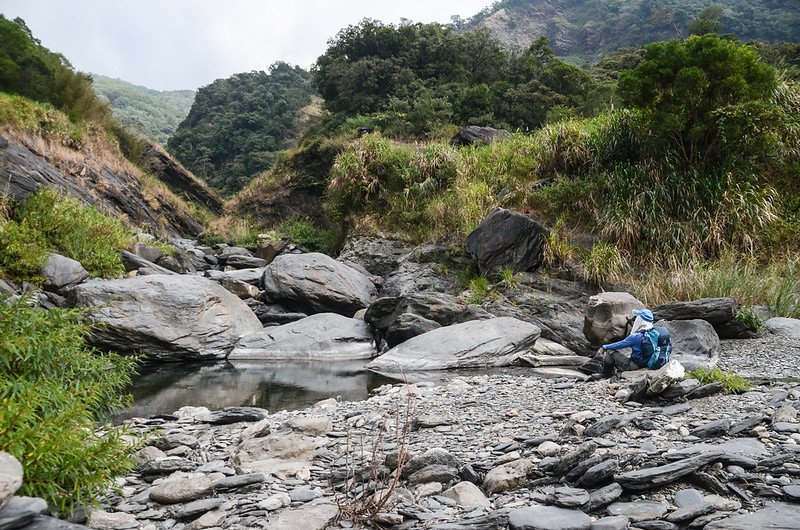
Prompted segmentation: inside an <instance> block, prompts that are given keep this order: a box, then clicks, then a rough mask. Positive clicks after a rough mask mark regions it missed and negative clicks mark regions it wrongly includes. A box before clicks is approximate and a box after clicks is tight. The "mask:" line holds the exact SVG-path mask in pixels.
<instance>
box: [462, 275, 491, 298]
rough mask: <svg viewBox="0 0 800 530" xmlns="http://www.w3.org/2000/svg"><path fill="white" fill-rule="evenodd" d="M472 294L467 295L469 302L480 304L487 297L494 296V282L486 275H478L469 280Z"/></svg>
mask: <svg viewBox="0 0 800 530" xmlns="http://www.w3.org/2000/svg"><path fill="white" fill-rule="evenodd" d="M469 291H470V294H469V296H468V297H467V302H469V303H470V304H480V303H481V302H483V301H484V300H486V299H487V298H489V297H491V296H494V291H493V289H492V284H491V283H490V282H489V280H488V279H487V278H486V276H477V277H475V278H473V279H472V280H471V281H470V282H469Z"/></svg>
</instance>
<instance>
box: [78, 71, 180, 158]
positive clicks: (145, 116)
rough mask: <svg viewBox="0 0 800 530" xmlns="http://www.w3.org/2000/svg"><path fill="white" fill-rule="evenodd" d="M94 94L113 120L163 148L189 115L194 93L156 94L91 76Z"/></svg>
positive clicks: (119, 81) (144, 89)
mask: <svg viewBox="0 0 800 530" xmlns="http://www.w3.org/2000/svg"><path fill="white" fill-rule="evenodd" d="M92 80H93V83H92V86H93V87H94V90H95V92H97V93H98V94H99V95H100V96H102V97H103V98H105V99H106V100H108V102H109V104H110V105H111V109H112V112H113V114H114V118H116V119H117V121H119V122H120V123H122V124H123V125H127V126H129V127H132V128H134V129H136V130H139V131H141V132H142V133H144V134H146V135H147V136H149V137H150V138H153V139H154V140H156V141H157V142H159V143H160V144H162V145H166V143H167V140H169V138H170V136H172V135H173V134H175V131H176V130H177V129H178V125H180V123H181V122H182V121H183V120H184V119H185V118H186V116H187V115H188V114H189V109H191V108H192V103H193V102H194V96H195V91H194V90H171V91H164V92H161V91H158V90H153V89H150V88H146V87H143V86H139V85H134V84H132V83H128V82H127V81H123V80H121V79H114V78H111V77H106V76H103V75H97V74H94V75H92Z"/></svg>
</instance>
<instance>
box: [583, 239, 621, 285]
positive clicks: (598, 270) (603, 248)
mask: <svg viewBox="0 0 800 530" xmlns="http://www.w3.org/2000/svg"><path fill="white" fill-rule="evenodd" d="M583 266H584V271H585V272H584V278H585V279H586V280H587V281H589V282H591V283H593V284H594V285H596V286H597V287H599V288H601V289H602V288H603V287H604V286H607V285H609V284H610V283H612V282H618V281H619V280H620V279H621V278H622V277H623V275H624V274H625V273H626V272H628V269H629V268H630V266H629V265H628V262H627V260H626V259H625V257H624V256H623V255H622V253H621V252H620V251H619V249H618V248H617V247H616V246H614V245H612V244H610V243H606V242H605V241H601V242H599V243H597V244H595V245H594V246H592V248H591V250H589V251H588V252H587V253H586V254H585V255H584V256H583Z"/></svg>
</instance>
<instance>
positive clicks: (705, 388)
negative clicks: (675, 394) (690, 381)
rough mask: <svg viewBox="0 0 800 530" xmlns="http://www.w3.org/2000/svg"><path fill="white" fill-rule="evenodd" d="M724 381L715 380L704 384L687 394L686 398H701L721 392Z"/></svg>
mask: <svg viewBox="0 0 800 530" xmlns="http://www.w3.org/2000/svg"><path fill="white" fill-rule="evenodd" d="M723 389H724V388H723V386H722V383H720V382H715V383H708V384H707V385H702V386H699V387H697V388H695V389H694V390H692V391H691V392H689V393H688V394H686V399H701V398H705V397H708V396H713V395H714V394H719V393H720V392H722V391H723Z"/></svg>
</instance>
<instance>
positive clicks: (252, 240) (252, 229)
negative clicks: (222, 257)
mask: <svg viewBox="0 0 800 530" xmlns="http://www.w3.org/2000/svg"><path fill="white" fill-rule="evenodd" d="M258 235H259V230H258V228H257V227H256V226H254V224H253V223H252V222H251V221H250V220H248V219H246V218H240V217H232V216H230V215H224V216H222V217H220V218H218V219H215V220H214V221H212V222H211V223H209V226H208V228H207V229H206V230H205V231H204V232H203V233H202V234H200V237H199V240H200V241H201V242H202V243H203V244H205V245H214V244H217V243H227V244H228V245H233V246H237V247H253V246H256V245H258Z"/></svg>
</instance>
